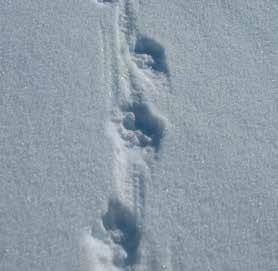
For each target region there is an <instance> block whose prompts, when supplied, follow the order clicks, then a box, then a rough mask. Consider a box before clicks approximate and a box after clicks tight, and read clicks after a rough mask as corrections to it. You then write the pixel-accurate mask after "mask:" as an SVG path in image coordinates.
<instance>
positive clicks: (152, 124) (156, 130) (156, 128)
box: [123, 101, 165, 151]
mask: <svg viewBox="0 0 278 271" xmlns="http://www.w3.org/2000/svg"><path fill="white" fill-rule="evenodd" d="M127 112H128V113H127V114H126V116H125V118H124V120H123V126H124V127H125V128H126V129H127V130H132V131H135V132H136V136H137V139H138V141H139V143H140V146H141V147H146V146H151V147H153V148H154V149H155V150H156V151H158V150H159V147H160V142H161V139H162V137H163V132H164V128H165V124H164V121H163V120H162V118H160V117H158V116H157V115H155V114H154V113H153V112H152V110H151V108H150V107H149V106H148V105H147V104H146V103H143V102H141V101H133V102H132V104H130V105H129V106H128V108H127Z"/></svg>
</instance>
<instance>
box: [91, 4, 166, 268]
mask: <svg viewBox="0 0 278 271" xmlns="http://www.w3.org/2000/svg"><path fill="white" fill-rule="evenodd" d="M98 3H100V4H107V6H108V5H109V4H111V3H116V5H113V7H115V9H116V12H117V16H118V17H117V25H116V28H115V32H116V35H115V41H114V43H113V45H112V46H110V49H109V50H107V49H106V52H104V54H106V55H105V56H104V57H105V59H106V62H107V63H105V64H106V69H110V70H111V73H109V72H108V73H109V75H110V79H111V81H112V82H111V89H112V102H111V106H112V108H111V119H110V121H109V122H108V125H107V132H108V134H109V135H110V137H111V140H112V142H113V147H114V163H115V164H114V179H115V183H114V185H115V189H114V190H115V191H114V194H113V195H112V196H111V199H110V200H109V202H108V206H107V211H106V213H105V214H104V215H103V216H102V224H103V227H104V230H105V231H106V233H107V235H108V236H109V240H110V241H109V242H108V247H109V248H110V250H109V251H107V253H106V255H107V257H106V258H108V260H107V259H106V261H108V262H109V263H111V259H112V265H113V266H114V267H113V268H114V269H112V268H110V267H109V268H110V269H109V268H108V269H107V270H128V271H131V270H136V269H137V267H138V266H139V265H140V259H141V253H140V252H141V247H142V236H143V230H144V216H145V204H146V185H147V184H148V183H149V182H150V181H151V176H152V170H151V165H153V164H154V162H155V158H157V157H158V156H159V152H160V150H161V145H162V142H163V137H164V136H165V128H166V123H167V122H166V120H165V118H164V116H163V115H162V114H161V113H160V112H159V111H158V110H157V109H156V108H155V106H154V105H153V104H152V103H151V102H150V94H153V93H158V94H159V93H160V94H161V92H168V91H169V85H170V83H169V82H170V81H169V78H170V72H169V68H168V65H167V59H166V54H165V49H164V47H163V46H162V45H161V44H160V43H159V42H157V41H155V40H154V39H153V38H149V37H147V36H145V35H142V34H141V33H140V32H139V30H138V29H137V25H136V12H135V10H134V3H133V1H131V0H119V1H113V0H98ZM111 7H112V6H111ZM102 25H103V24H102ZM102 29H104V27H102ZM103 32H105V31H104V30H103ZM103 35H105V34H104V33H103ZM104 40H105V39H104ZM104 47H105V48H109V45H108V44H106V45H105V46H104ZM108 51H109V52H108ZM108 62H109V63H108ZM111 66H112V67H111ZM91 238H93V237H92V236H91ZM94 243H96V242H94ZM106 243H107V242H106ZM106 248H107V244H104V246H103V250H106ZM96 270H98V269H96ZM99 270H102V269H99ZM103 270H104V269H103ZM105 270H106V269H105ZM157 270H159V268H157ZM154 271H155V270H154Z"/></svg>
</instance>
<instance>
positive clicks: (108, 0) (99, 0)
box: [97, 0, 118, 3]
mask: <svg viewBox="0 0 278 271" xmlns="http://www.w3.org/2000/svg"><path fill="white" fill-rule="evenodd" d="M97 2H98V3H116V2H118V1H117V0H97Z"/></svg>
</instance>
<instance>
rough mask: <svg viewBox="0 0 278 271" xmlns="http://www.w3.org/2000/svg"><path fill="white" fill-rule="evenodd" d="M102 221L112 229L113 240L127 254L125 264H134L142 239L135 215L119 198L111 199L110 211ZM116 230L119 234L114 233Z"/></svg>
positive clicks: (107, 227)
mask: <svg viewBox="0 0 278 271" xmlns="http://www.w3.org/2000/svg"><path fill="white" fill-rule="evenodd" d="M102 221H103V226H104V227H105V229H106V230H107V231H110V233H111V237H112V239H113V241H114V242H115V243H116V244H118V245H120V246H122V248H123V249H124V250H125V252H126V254H127V257H126V259H125V260H124V266H132V265H134V264H135V263H136V262H137V261H138V257H139V256H138V247H139V244H140V239H141V231H140V229H139V228H138V226H137V221H136V217H135V215H134V214H133V213H132V212H131V211H130V210H129V209H128V208H127V207H126V206H124V205H123V204H122V203H121V202H120V201H119V200H118V199H110V201H109V205H108V211H107V213H106V214H105V215H104V216H103V217H102ZM115 232H117V234H115V235H114V234H113V233H115ZM119 232H120V233H119Z"/></svg>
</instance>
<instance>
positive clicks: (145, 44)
mask: <svg viewBox="0 0 278 271" xmlns="http://www.w3.org/2000/svg"><path fill="white" fill-rule="evenodd" d="M134 52H135V53H136V54H146V55H149V56H151V57H152V59H153V63H151V64H150V66H151V68H152V69H153V70H155V71H158V72H164V73H168V66H167V63H166V57H165V49H164V48H163V47H162V46H161V45H160V44H159V43H158V42H156V41H155V40H153V39H150V38H147V37H142V38H139V39H138V40H137V41H136V44H135V49H134Z"/></svg>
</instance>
